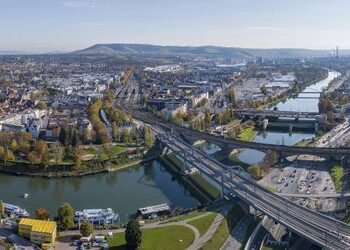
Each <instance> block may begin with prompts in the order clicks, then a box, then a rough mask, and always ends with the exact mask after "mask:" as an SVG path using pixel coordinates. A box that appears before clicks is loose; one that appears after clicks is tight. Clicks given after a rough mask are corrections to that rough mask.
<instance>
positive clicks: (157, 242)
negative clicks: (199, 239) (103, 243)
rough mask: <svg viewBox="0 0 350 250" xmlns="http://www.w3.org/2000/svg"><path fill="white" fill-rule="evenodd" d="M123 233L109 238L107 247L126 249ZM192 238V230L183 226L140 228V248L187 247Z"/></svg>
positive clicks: (157, 249) (116, 249)
mask: <svg viewBox="0 0 350 250" xmlns="http://www.w3.org/2000/svg"><path fill="white" fill-rule="evenodd" d="M124 237H125V234H124V233H118V234H115V235H114V237H113V238H111V239H109V241H108V245H109V249H112V250H119V249H126V242H125V238H124ZM193 240H194V234H193V232H192V231H191V230H190V229H188V228H186V227H183V226H169V227H162V228H154V229H144V230H142V241H141V249H145V250H163V249H170V250H172V249H174V250H176V249H187V248H188V247H189V246H190V245H191V244H192V242H193Z"/></svg>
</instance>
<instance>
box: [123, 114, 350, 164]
mask: <svg viewBox="0 0 350 250" xmlns="http://www.w3.org/2000/svg"><path fill="white" fill-rule="evenodd" d="M128 112H129V113H130V114H131V115H132V116H133V117H134V118H136V119H138V120H140V121H143V122H145V123H148V124H151V125H157V126H160V127H163V128H165V129H167V130H168V131H169V130H172V131H177V132H178V133H180V134H182V135H184V136H187V137H190V138H197V139H202V140H206V141H211V142H213V143H218V144H225V145H229V146H232V147H236V148H249V149H255V150H259V151H262V152H266V151H268V150H272V151H276V152H277V153H281V154H284V155H305V154H307V155H317V156H322V157H326V158H328V157H333V158H337V159H346V158H348V157H349V156H350V148H328V147H327V148H326V147H322V148H318V147H298V146H286V145H276V144H268V143H260V142H252V141H242V140H237V139H231V138H226V137H222V136H217V135H213V134H208V133H203V132H199V131H196V130H193V129H191V128H185V127H181V126H178V125H175V124H173V123H170V122H166V121H164V120H162V119H160V118H157V117H155V116H152V115H150V114H149V113H146V112H141V111H138V110H132V109H128Z"/></svg>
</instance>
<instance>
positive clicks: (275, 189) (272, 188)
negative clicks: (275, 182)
mask: <svg viewBox="0 0 350 250" xmlns="http://www.w3.org/2000/svg"><path fill="white" fill-rule="evenodd" d="M265 188H266V189H267V190H269V191H271V192H273V193H278V189H277V188H275V187H271V186H265Z"/></svg>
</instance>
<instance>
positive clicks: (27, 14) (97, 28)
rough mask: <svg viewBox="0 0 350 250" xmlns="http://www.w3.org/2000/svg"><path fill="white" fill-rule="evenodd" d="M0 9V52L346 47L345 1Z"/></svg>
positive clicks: (82, 0)
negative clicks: (97, 47) (118, 46)
mask: <svg viewBox="0 0 350 250" xmlns="http://www.w3.org/2000/svg"><path fill="white" fill-rule="evenodd" d="M0 4H1V9H0V36H1V37H2V38H3V39H1V41H0V50H20V51H29V52H47V51H74V50H79V49H82V48H86V47H89V46H91V45H93V44H96V43H138V44H157V45H176V46H177V45H180V46H202V45H216V46H225V47H243V48H309V49H328V50H330V49H332V48H335V46H336V45H339V47H340V48H350V31H348V30H347V27H348V26H349V20H348V18H347V11H346V10H347V9H348V7H350V3H348V2H346V1H344V0H342V1H338V2H337V4H334V2H332V1H329V0H321V1H314V0H312V1H307V2H306V1H300V0H297V1H293V2H290V3H287V2H281V1H276V0H268V1H263V2H262V1H257V0H248V1H241V0H234V1H229V0H222V1H209V0H203V1H195V0H193V1H184V0H180V1H176V2H174V1H169V0H165V1H160V0H149V1H137V0H135V1H132V2H122V1H112V0H98V1H97V0H54V1H48V0H31V1H21V0H14V1H9V0H1V1H0ZM315 4H317V5H316V6H315ZM316 10H317V12H316Z"/></svg>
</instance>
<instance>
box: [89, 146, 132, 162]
mask: <svg viewBox="0 0 350 250" xmlns="http://www.w3.org/2000/svg"><path fill="white" fill-rule="evenodd" d="M127 148H128V147H127V146H126V145H125V144H118V145H114V146H111V147H105V146H103V147H91V148H84V155H96V154H97V153H100V157H101V159H107V158H109V157H108V155H112V154H119V153H121V152H123V151H125V150H126V149H127Z"/></svg>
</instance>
